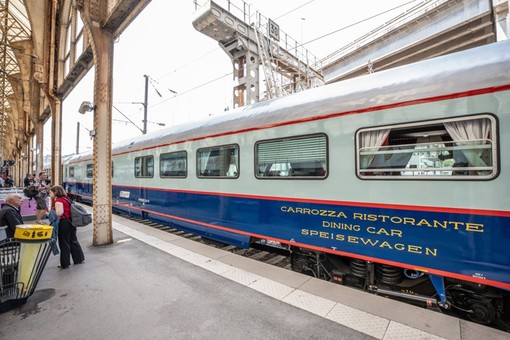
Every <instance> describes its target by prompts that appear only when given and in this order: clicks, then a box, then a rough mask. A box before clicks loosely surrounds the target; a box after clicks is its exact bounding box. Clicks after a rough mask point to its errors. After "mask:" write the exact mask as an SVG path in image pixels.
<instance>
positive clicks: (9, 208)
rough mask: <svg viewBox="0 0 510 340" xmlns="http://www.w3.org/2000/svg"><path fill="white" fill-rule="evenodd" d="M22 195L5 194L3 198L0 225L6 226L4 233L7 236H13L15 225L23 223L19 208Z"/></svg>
mask: <svg viewBox="0 0 510 340" xmlns="http://www.w3.org/2000/svg"><path fill="white" fill-rule="evenodd" d="M22 201H23V197H21V196H20V195H19V194H7V196H5V199H4V205H3V207H2V209H0V226H7V229H6V230H5V233H6V234H7V238H13V237H14V232H15V231H16V226H17V225H20V224H24V222H23V217H21V213H20V208H21V202H22Z"/></svg>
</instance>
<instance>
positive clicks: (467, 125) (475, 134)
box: [444, 118, 491, 175]
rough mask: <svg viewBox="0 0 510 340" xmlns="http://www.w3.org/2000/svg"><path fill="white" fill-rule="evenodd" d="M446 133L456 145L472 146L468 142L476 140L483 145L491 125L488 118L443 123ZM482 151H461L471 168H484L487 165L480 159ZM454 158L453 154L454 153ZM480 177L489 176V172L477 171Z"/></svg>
mask: <svg viewBox="0 0 510 340" xmlns="http://www.w3.org/2000/svg"><path fill="white" fill-rule="evenodd" d="M444 126H445V128H446V131H448V134H449V135H450V136H451V137H452V139H453V141H454V142H455V143H456V144H457V145H474V144H473V143H467V142H468V141H475V140H478V141H479V144H485V143H486V142H485V140H486V139H488V138H489V133H490V127H491V123H490V120H489V119H488V118H481V119H471V120H464V121H457V122H450V123H444ZM483 151H484V150H483V149H473V150H469V149H467V150H462V153H463V154H464V156H465V157H466V159H467V161H468V162H469V166H472V167H485V166H487V164H486V163H485V162H484V160H483V159H482V157H481V156H482V152H483ZM454 158H455V152H454ZM478 174H480V175H486V174H490V171H478Z"/></svg>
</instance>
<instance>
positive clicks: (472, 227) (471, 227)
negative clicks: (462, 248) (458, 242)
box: [466, 223, 483, 233]
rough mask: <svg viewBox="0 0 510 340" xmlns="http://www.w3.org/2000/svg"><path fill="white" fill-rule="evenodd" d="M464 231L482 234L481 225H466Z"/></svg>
mask: <svg viewBox="0 0 510 340" xmlns="http://www.w3.org/2000/svg"><path fill="white" fill-rule="evenodd" d="M466 231H475V232H477V233H483V224H478V223H466Z"/></svg>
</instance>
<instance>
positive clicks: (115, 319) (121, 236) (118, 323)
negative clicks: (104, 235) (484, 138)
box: [0, 216, 510, 340]
mask: <svg viewBox="0 0 510 340" xmlns="http://www.w3.org/2000/svg"><path fill="white" fill-rule="evenodd" d="M113 221H114V222H113V228H114V234H113V236H114V243H113V244H111V245H107V246H101V247H94V246H92V245H91V244H92V226H88V227H85V228H79V232H78V238H79V240H80V242H81V244H82V247H83V250H84V252H85V257H86V262H85V263H84V264H81V265H72V266H71V267H70V268H68V269H65V270H61V269H58V268H57V265H58V256H50V259H49V261H48V264H47V266H46V268H45V270H44V273H43V275H42V277H41V280H40V282H39V284H38V285H37V287H36V291H35V292H34V294H33V295H32V296H31V297H30V298H29V299H28V302H27V303H26V304H25V305H23V306H22V307H20V308H17V309H13V310H10V311H7V312H4V313H2V314H0V339H23V340H29V339H264V340H268V339H384V340H390V339H406V340H409V339H452V340H457V339H459V340H481V339H491V340H499V339H501V340H503V339H505V340H508V339H510V334H508V333H504V332H500V331H497V330H494V329H491V328H487V327H484V326H480V325H477V324H474V323H471V322H467V321H463V320H459V319H456V318H453V317H450V316H447V315H444V314H440V313H438V312H434V311H429V310H425V309H422V308H418V307H414V306H411V305H408V304H404V303H400V302H397V301H393V300H389V299H386V298H382V297H379V296H374V295H371V294H368V293H365V292H361V291H357V290H355V289H352V288H348V287H343V286H339V285H333V284H331V283H328V282H325V281H322V280H317V279H315V278H312V277H309V276H305V275H302V274H299V273H295V272H291V271H289V270H285V269H282V268H277V267H274V266H271V265H267V264H263V263H261V262H258V261H255V260H252V259H248V258H245V257H241V256H238V255H235V254H232V253H230V252H226V251H223V250H219V249H216V248H212V247H209V246H207V245H203V244H200V243H197V242H194V241H191V240H188V239H185V238H181V237H179V236H176V235H174V234H169V233H167V232H164V231H161V230H158V229H155V228H151V227H148V226H145V225H142V224H139V223H136V222H133V221H130V220H127V219H124V218H122V217H119V216H113Z"/></svg>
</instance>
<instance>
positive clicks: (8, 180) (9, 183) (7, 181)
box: [5, 175, 14, 188]
mask: <svg viewBox="0 0 510 340" xmlns="http://www.w3.org/2000/svg"><path fill="white" fill-rule="evenodd" d="M5 187H6V188H12V187H14V180H13V179H12V175H8V176H7V178H6V179H5Z"/></svg>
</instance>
